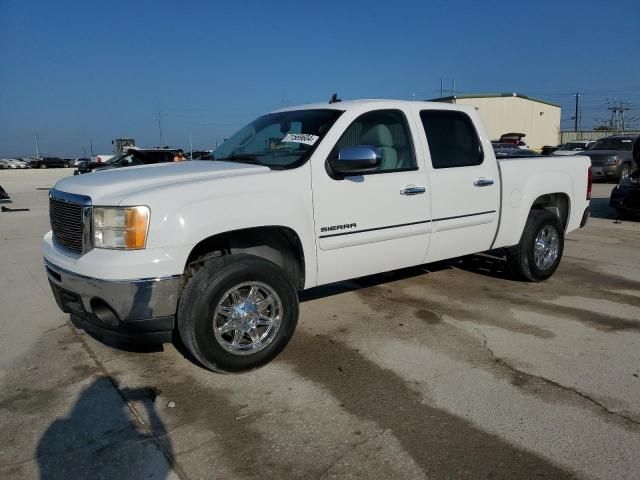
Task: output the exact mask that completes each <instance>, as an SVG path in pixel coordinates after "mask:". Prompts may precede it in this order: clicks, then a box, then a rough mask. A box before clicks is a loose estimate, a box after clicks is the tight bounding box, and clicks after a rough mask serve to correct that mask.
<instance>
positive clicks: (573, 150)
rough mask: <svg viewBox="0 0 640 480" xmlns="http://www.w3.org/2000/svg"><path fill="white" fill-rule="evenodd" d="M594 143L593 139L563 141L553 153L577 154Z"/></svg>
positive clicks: (562, 154)
mask: <svg viewBox="0 0 640 480" xmlns="http://www.w3.org/2000/svg"><path fill="white" fill-rule="evenodd" d="M594 143H596V141H595V140H573V141H571V142H567V143H563V144H562V145H560V147H559V148H558V149H557V150H556V151H554V152H553V154H554V155H560V156H564V155H577V154H579V153H580V152H583V151H584V150H587V149H588V148H589V147H590V146H591V145H593V144H594Z"/></svg>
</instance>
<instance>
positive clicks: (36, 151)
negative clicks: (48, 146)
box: [33, 133, 40, 159]
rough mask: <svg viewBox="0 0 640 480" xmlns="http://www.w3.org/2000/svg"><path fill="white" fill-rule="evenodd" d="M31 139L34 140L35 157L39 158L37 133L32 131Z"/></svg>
mask: <svg viewBox="0 0 640 480" xmlns="http://www.w3.org/2000/svg"><path fill="white" fill-rule="evenodd" d="M33 140H34V142H35V154H36V157H35V158H36V159H38V158H40V152H39V151H38V134H37V133H34V134H33Z"/></svg>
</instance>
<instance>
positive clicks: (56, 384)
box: [0, 170, 640, 480]
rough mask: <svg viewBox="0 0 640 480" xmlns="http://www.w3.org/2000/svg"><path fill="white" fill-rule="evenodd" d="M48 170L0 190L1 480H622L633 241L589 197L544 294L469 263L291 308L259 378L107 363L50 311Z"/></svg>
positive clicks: (161, 355)
mask: <svg viewBox="0 0 640 480" xmlns="http://www.w3.org/2000/svg"><path fill="white" fill-rule="evenodd" d="M69 173H70V172H69V171H64V170H44V171H28V170H27V171H16V172H13V171H11V172H0V184H1V185H2V186H3V187H4V188H5V189H6V190H7V191H8V192H9V193H10V194H11V196H12V198H13V200H14V205H13V206H15V207H26V208H30V209H31V210H30V211H28V212H15V213H10V214H8V213H2V214H0V239H1V241H2V244H1V245H2V248H1V249H0V265H1V266H2V272H3V275H2V276H1V277H0V320H1V321H0V328H1V329H2V330H1V331H0V384H1V385H0V438H2V441H1V442H0V477H1V478H3V479H25V478H45V479H55V478H60V479H61V478H64V479H80V478H105V479H107V478H109V479H110V478H151V479H166V478H171V479H176V478H179V479H183V480H185V479H198V478H216V479H237V478H239V479H252V478H261V479H264V478H274V479H283V478H299V479H356V478H358V479H359V478H371V479H379V478H400V479H416V478H425V479H426V478H430V479H446V478H461V479H479V478H492V479H500V478H502V479H520V478H522V479H529V478H536V479H539V478H546V479H560V478H585V479H635V478H638V472H640V455H638V452H640V348H639V347H640V248H638V240H640V222H627V221H625V222H622V223H615V220H616V216H615V213H614V212H612V211H611V210H609V208H608V206H607V199H608V194H609V191H610V190H611V188H612V185H610V184H596V185H595V188H594V199H593V200H592V208H593V211H594V217H595V218H592V219H591V220H590V222H589V225H588V226H587V227H586V228H585V229H583V230H581V231H579V232H574V233H572V234H570V235H569V237H568V238H567V242H566V246H565V258H564V260H563V262H562V264H561V266H560V268H559V270H558V272H557V273H556V275H554V277H552V278H551V279H550V280H549V281H547V282H544V283H541V284H527V283H520V282H514V281H512V280H510V279H509V278H508V276H507V275H506V273H505V271H504V265H503V263H502V262H501V261H500V259H499V258H496V257H494V256H491V255H476V256H472V257H470V258H466V259H464V260H461V261H451V262H441V263H438V264H431V265H424V266H421V267H416V268H411V269H405V270H402V271H398V272H393V273H388V274H382V275H376V276H372V277H366V278H361V279H356V280H352V281H348V282H342V283H340V284H336V285H331V286H327V287H322V288H318V289H314V290H311V291H308V292H305V293H304V294H303V295H302V303H301V316H300V323H299V326H298V330H297V332H296V334H295V336H294V339H293V340H292V342H291V344H290V345H289V347H288V348H287V349H286V350H285V351H284V352H283V353H282V355H280V357H279V358H278V359H277V360H276V361H275V362H273V363H271V364H270V365H268V366H266V367H264V368H262V369H260V370H257V371H254V372H250V373H247V374H242V375H217V374H213V373H210V372H208V371H205V370H203V369H202V368H200V367H198V366H197V365H195V364H194V363H193V362H191V361H190V360H189V359H188V358H185V357H184V355H183V354H182V353H181V352H182V350H181V349H180V348H176V347H174V346H172V345H165V346H164V347H163V348H133V347H131V348H128V349H117V348H112V347H109V346H106V345H104V344H102V343H100V342H99V341H97V340H95V339H94V338H92V337H90V336H88V335H86V334H85V333H84V332H82V331H81V330H76V329H75V328H73V327H72V326H70V324H69V322H68V319H67V318H66V316H65V315H63V314H62V313H61V312H59V311H58V309H57V307H56V306H55V303H54V302H53V299H52V297H51V294H50V292H49V287H48V284H47V281H46V276H45V274H44V271H43V268H42V262H41V257H40V251H39V244H40V238H41V237H42V234H44V232H45V231H46V230H47V229H48V225H47V193H46V191H44V190H37V188H43V187H48V186H51V185H52V184H53V183H54V182H55V179H56V178H59V177H61V176H63V175H67V174H69Z"/></svg>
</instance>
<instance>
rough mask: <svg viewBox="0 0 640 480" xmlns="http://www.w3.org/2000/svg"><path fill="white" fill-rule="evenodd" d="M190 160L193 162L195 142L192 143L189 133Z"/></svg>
mask: <svg viewBox="0 0 640 480" xmlns="http://www.w3.org/2000/svg"><path fill="white" fill-rule="evenodd" d="M189 152H190V153H189V158H190V159H191V160H193V141H191V132H189Z"/></svg>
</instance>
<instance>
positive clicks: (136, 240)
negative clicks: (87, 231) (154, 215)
mask: <svg viewBox="0 0 640 480" xmlns="http://www.w3.org/2000/svg"><path fill="white" fill-rule="evenodd" d="M148 229H149V208H148V207H93V246H94V247H96V248H117V249H122V250H135V249H140V248H144V247H145V245H146V243H147V230H148Z"/></svg>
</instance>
